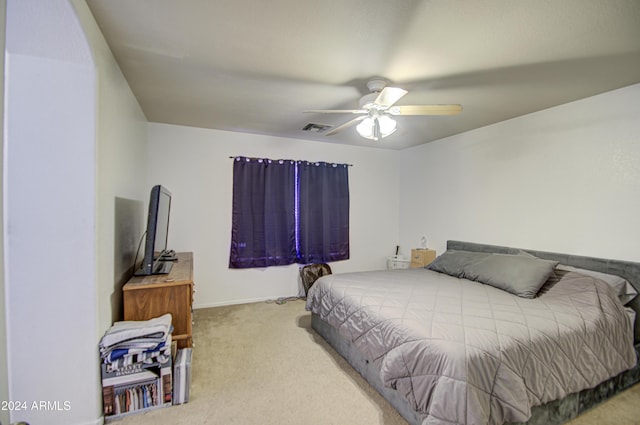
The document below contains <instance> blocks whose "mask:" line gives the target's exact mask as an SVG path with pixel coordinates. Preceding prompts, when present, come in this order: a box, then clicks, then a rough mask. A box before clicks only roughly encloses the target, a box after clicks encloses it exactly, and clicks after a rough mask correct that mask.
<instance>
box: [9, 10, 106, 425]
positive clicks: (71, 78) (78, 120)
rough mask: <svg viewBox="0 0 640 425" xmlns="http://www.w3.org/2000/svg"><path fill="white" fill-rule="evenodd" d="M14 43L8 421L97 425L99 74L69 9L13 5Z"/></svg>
mask: <svg viewBox="0 0 640 425" xmlns="http://www.w3.org/2000/svg"><path fill="white" fill-rule="evenodd" d="M6 37H7V38H6V49H7V50H6V53H7V54H6V66H5V134H4V139H5V140H4V142H5V158H4V161H5V163H4V167H5V170H4V171H5V182H4V184H5V192H4V201H5V205H4V209H5V241H4V242H5V289H6V298H7V348H8V364H9V396H10V400H24V401H25V402H26V403H27V410H22V411H13V412H11V421H12V422H17V421H20V420H25V421H28V422H31V423H32V424H36V423H47V424H53V425H55V424H61V425H62V424H89V423H96V418H97V417H98V416H97V415H96V413H97V412H99V410H100V406H99V404H98V401H99V398H98V394H97V389H98V385H99V380H98V375H97V374H96V371H97V367H96V357H95V356H96V354H97V347H96V342H97V340H98V336H97V333H96V320H95V318H96V307H95V306H96V293H95V289H96V257H95V246H96V235H95V226H96V223H95V216H96V214H95V172H96V165H95V145H94V139H95V91H94V87H95V74H94V65H93V63H92V60H91V56H90V51H89V49H88V46H87V44H86V41H85V40H84V38H83V37H82V30H81V29H80V27H79V25H78V22H77V20H76V18H75V15H74V11H73V9H72V7H71V5H70V4H69V3H68V2H67V1H56V2H40V1H24V0H10V1H8V2H7V36H6ZM40 400H42V401H50V402H51V403H53V405H57V406H61V409H60V410H55V409H42V410H40V409H33V408H32V403H33V402H34V401H40ZM64 402H69V403H70V404H69V405H68V407H69V409H65V408H64V406H65V404H64Z"/></svg>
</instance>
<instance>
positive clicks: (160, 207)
mask: <svg viewBox="0 0 640 425" xmlns="http://www.w3.org/2000/svg"><path fill="white" fill-rule="evenodd" d="M170 213H171V192H169V191H168V190H167V188H165V187H163V186H161V185H156V186H154V187H153V188H151V195H150V197H149V214H148V216H147V232H146V238H145V246H144V258H143V259H142V265H141V267H140V269H138V270H137V271H136V273H135V274H136V275H137V276H139V275H152V274H167V273H169V272H170V271H171V267H172V265H173V263H172V262H171V260H172V259H173V257H172V256H170V255H168V253H169V251H168V249H167V241H168V238H169V215H170Z"/></svg>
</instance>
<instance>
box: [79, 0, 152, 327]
mask: <svg viewBox="0 0 640 425" xmlns="http://www.w3.org/2000/svg"><path fill="white" fill-rule="evenodd" d="M74 7H75V10H76V12H77V14H78V17H79V20H80V22H81V24H82V27H83V30H84V33H85V36H86V38H87V41H88V43H89V47H90V48H91V52H92V55H93V58H94V62H95V64H96V68H95V72H96V81H97V85H96V102H97V103H96V107H97V128H96V143H97V151H96V161H97V242H98V243H97V247H96V249H97V258H98V262H97V264H98V293H97V309H98V333H99V334H100V335H102V334H104V332H105V331H106V330H107V328H108V327H109V326H111V324H112V323H113V321H115V320H122V317H112V311H114V310H118V309H117V308H116V307H117V306H113V305H112V303H117V302H121V297H120V296H119V292H120V290H121V287H119V286H118V285H117V283H118V282H117V280H118V277H119V276H116V275H115V274H114V272H116V270H115V269H116V266H115V264H114V259H115V258H116V257H118V256H119V255H120V253H118V252H116V251H117V250H118V249H120V247H116V246H114V235H115V233H116V229H115V223H116V219H115V213H116V205H115V203H116V198H123V199H131V200H137V201H139V202H140V203H141V204H144V203H145V202H148V199H146V198H147V197H148V188H147V185H146V178H147V119H146V117H145V115H144V113H143V112H142V109H141V108H140V105H139V104H138V101H137V100H136V98H135V97H134V96H133V92H132V91H131V88H130V87H129V83H128V82H127V81H126V79H125V78H124V75H123V74H122V71H121V70H120V68H119V67H118V64H117V63H116V61H115V59H114V57H113V54H112V53H111V50H109V47H108V45H107V43H106V41H105V39H104V37H103V35H102V33H101V32H100V30H99V28H98V25H97V24H96V22H95V19H94V18H93V15H92V14H91V11H90V10H89V8H88V6H87V4H86V3H85V2H84V1H82V0H78V1H74ZM138 219H139V221H141V222H144V219H145V217H144V213H142V214H141V215H140V217H138ZM141 225H143V223H142V224H141ZM138 237H139V235H131V238H132V239H135V242H133V245H134V246H133V248H134V249H135V248H137V245H136V244H137V242H138Z"/></svg>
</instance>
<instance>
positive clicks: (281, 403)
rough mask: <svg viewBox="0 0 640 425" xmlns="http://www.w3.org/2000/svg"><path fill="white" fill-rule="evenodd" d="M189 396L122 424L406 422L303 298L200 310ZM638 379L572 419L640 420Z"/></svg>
mask: <svg viewBox="0 0 640 425" xmlns="http://www.w3.org/2000/svg"><path fill="white" fill-rule="evenodd" d="M194 341H195V346H194V351H193V364H192V368H193V370H192V373H193V376H192V387H191V401H190V402H189V403H187V404H184V405H180V406H172V407H169V408H163V409H157V410H154V411H150V412H146V413H138V414H135V415H131V416H128V417H126V418H123V419H120V420H117V421H112V423H115V424H121V425H151V424H154V425H164V424H166V425H169V424H172V425H174V424H193V425H200V424H261V425H269V424H274V425H275V424H278V425H286V424H291V425H294V424H295V425H300V424H313V425H323V424H327V425H329V424H332V425H343V424H344V425H376V424H380V425H382V424H384V425H396V424H397V425H407V422H406V421H404V419H402V417H401V416H400V415H399V414H398V413H397V412H396V411H395V410H394V409H393V407H391V405H389V404H388V403H387V402H386V401H385V400H384V399H383V398H382V397H381V396H380V395H378V393H377V392H376V391H375V390H374V389H373V388H371V387H370V386H369V384H367V383H366V381H365V380H364V379H363V378H361V377H360V375H358V373H357V372H355V371H354V370H353V369H352V368H351V367H350V366H349V365H348V364H347V363H346V362H345V361H344V360H343V359H342V357H341V356H340V355H338V354H337V353H336V352H335V351H333V349H332V348H331V347H329V346H328V345H327V344H326V343H325V342H324V340H323V339H322V338H321V337H320V336H318V335H317V334H316V333H315V332H314V331H313V330H312V329H311V317H310V314H309V313H307V312H306V311H305V310H304V302H303V301H288V302H287V303H285V304H282V305H278V304H274V303H256V304H245V305H235V306H228V307H218V308H210V309H201V310H196V312H195V326H194ZM639 401H640V385H637V386H636V387H634V388H633V389H631V390H628V391H626V392H625V393H622V394H620V395H619V396H618V397H616V398H614V399H612V400H610V401H609V402H607V403H605V404H604V405H601V406H600V407H598V408H596V409H593V410H591V411H590V412H587V413H586V414H584V415H582V416H581V417H579V418H577V419H575V420H574V421H572V422H571V425H587V424H594V425H595V424H598V425H609V424H611V425H613V424H615V425H621V424H625V425H626V424H640V403H639Z"/></svg>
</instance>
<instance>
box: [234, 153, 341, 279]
mask: <svg viewBox="0 0 640 425" xmlns="http://www.w3.org/2000/svg"><path fill="white" fill-rule="evenodd" d="M348 258H349V181H348V169H347V165H344V164H340V165H337V164H328V163H324V162H318V163H309V162H306V161H298V162H295V161H291V160H268V159H264V160H263V159H253V158H251V159H250V158H244V157H237V158H235V160H234V166H233V215H232V230H231V251H230V257H229V267H230V268H249V267H267V266H276V265H285V264H293V263H303V264H307V263H314V262H315V263H319V262H329V261H338V260H346V259H348Z"/></svg>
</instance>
